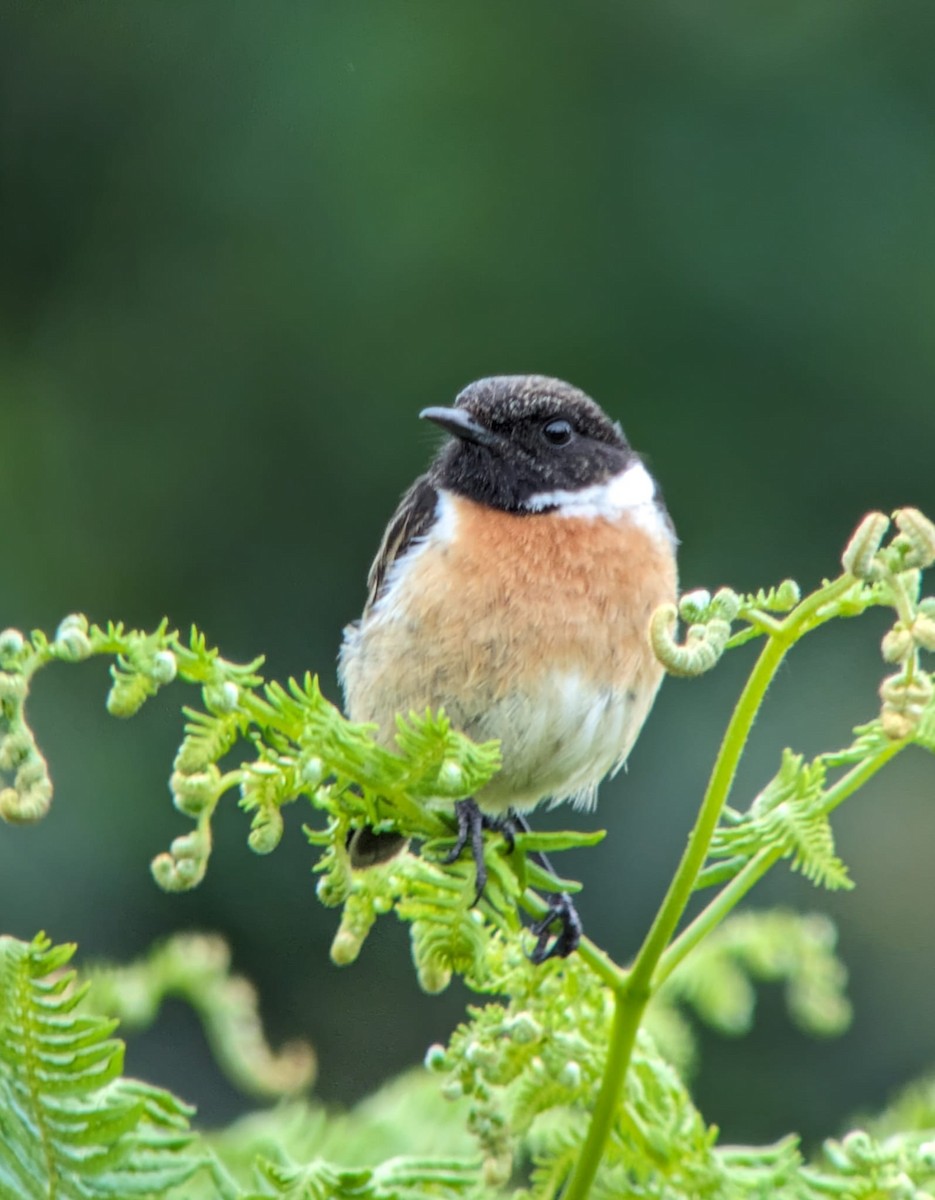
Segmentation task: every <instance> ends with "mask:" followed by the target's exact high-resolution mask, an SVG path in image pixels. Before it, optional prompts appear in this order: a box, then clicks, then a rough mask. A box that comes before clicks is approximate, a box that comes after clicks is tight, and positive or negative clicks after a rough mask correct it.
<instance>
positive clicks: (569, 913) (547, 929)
mask: <svg viewBox="0 0 935 1200" xmlns="http://www.w3.org/2000/svg"><path fill="white" fill-rule="evenodd" d="M556 922H560V923H561V928H560V929H558V931H557V932H556V933H555V940H554V941H552V943H551V945H550V944H549V941H550V939H551V937H552V934H553V928H552V927H553V925H555V924H556ZM531 928H532V932H533V933H534V934H535V935H536V937H537V938H538V941H537V942H536V945H535V949H534V950H533V952H532V954H530V956H529V957H530V958H531V959H532V961H533V962H534V963H535V964H536V965H537V966H538V965H539V964H540V963H544V962H545V960H546V959H547V958H567V957H568V955H569V954H571V953H573V951H575V950H577V949H578V944H579V942H580V941H581V932H582V929H581V918H580V917H579V916H578V911H577V909H576V908H575V906H574V904H572V901H571V896H569V895H568V893H567V892H556V893H555V894H554V895H552V896H550V897H549V911H548V912H547V913H546V914H545V916H544V917H543V918H542V920H541V921H537V922H536V923H535V925H533V926H532V927H531Z"/></svg>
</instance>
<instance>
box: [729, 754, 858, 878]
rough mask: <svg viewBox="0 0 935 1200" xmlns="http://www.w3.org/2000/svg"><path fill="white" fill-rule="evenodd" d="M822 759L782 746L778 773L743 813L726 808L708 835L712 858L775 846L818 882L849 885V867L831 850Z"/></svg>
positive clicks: (745, 855) (749, 853) (739, 855)
mask: <svg viewBox="0 0 935 1200" xmlns="http://www.w3.org/2000/svg"><path fill="white" fill-rule="evenodd" d="M824 782H825V762H824V760H823V758H821V757H819V758H817V759H815V760H814V761H813V762H811V763H806V762H805V761H804V758H803V757H802V755H800V754H793V752H792V751H791V750H784V751H783V756H782V764H781V766H780V768H779V771H778V773H777V774H776V775H775V776H774V778H773V779H771V780H770V782H769V783H768V784H767V785H766V787H765V788H764V789H763V791H762V792H760V794H759V795H758V796H757V797H756V799H755V800H754V801H753V804H752V805H751V806H750V808H749V810H748V811H747V812H746V813H743V814H740V813H736V812H734V811H733V810H726V812H725V817H726V822H725V823H724V824H722V825H721V826H720V827H719V828H718V830H717V831H716V833H715V835H714V837H713V839H712V841H711V856H712V858H735V857H737V858H741V859H747V858H752V857H753V855H754V854H756V853H757V852H758V851H759V850H762V849H767V848H774V849H778V850H780V851H781V855H782V857H783V858H791V859H792V869H793V870H794V871H800V872H801V873H802V874H803V875H804V876H805V878H806V879H808V880H810V881H811V882H812V883H814V884H815V885H816V886H822V887H826V888H828V889H829V890H831V891H834V890H837V889H844V888H851V887H853V883H852V882H851V879H850V876H849V875H848V873H847V868H846V866H845V865H844V863H843V862H841V860H840V859H839V858H838V856H837V855H836V854H835V850H834V835H833V833H832V831H831V825H830V822H829V821H828V816H827V814H826V813H825V811H824V809H823V807H822V800H823V797H824Z"/></svg>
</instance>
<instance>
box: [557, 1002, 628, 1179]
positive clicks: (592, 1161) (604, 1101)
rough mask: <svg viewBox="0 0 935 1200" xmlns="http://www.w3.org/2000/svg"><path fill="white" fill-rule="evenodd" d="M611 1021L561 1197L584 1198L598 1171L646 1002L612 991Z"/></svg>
mask: <svg viewBox="0 0 935 1200" xmlns="http://www.w3.org/2000/svg"><path fill="white" fill-rule="evenodd" d="M614 1002H615V1003H614V1023H613V1028H612V1029H611V1034H610V1042H609V1044H608V1047H607V1061H606V1063H605V1064H604V1075H603V1077H602V1079H601V1086H600V1091H599V1092H598V1094H597V1100H596V1102H595V1104H594V1111H593V1112H592V1114H591V1122H590V1124H589V1125H588V1132H587V1135H586V1136H585V1139H584V1143H583V1144H582V1147H581V1154H580V1155H579V1157H578V1161H577V1163H576V1164H575V1169H574V1170H573V1171H572V1173H571V1175H570V1176H569V1179H568V1186H567V1187H566V1188H565V1191H564V1192H563V1193H562V1200H586V1197H587V1196H588V1194H589V1192H590V1191H591V1184H592V1183H593V1182H594V1177H595V1175H596V1174H597V1168H598V1167H599V1166H600V1163H601V1159H602V1158H603V1156H604V1148H605V1146H606V1145H607V1139H608V1137H609V1136H610V1131H611V1129H612V1128H613V1124H614V1118H615V1117H616V1115H617V1109H618V1106H619V1102H620V1088H621V1086H622V1084H623V1081H624V1079H625V1078H626V1073H627V1067H628V1066H629V1065H630V1059H631V1057H632V1055H633V1047H634V1045H635V1043H636V1035H637V1032H638V1031H639V1027H640V1021H642V1019H643V1009H644V1008H645V1007H646V1001H645V1000H644V1001H643V1002H642V1003H635V1002H633V1001H631V1000H630V998H629V997H628V996H626V995H625V994H624V992H623V990H622V989H621V988H616V989H615V990H614Z"/></svg>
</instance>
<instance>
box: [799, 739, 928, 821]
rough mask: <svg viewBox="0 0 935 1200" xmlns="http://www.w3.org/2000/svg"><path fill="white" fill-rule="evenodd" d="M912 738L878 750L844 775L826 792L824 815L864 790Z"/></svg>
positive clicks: (891, 743)
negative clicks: (872, 777)
mask: <svg viewBox="0 0 935 1200" xmlns="http://www.w3.org/2000/svg"><path fill="white" fill-rule="evenodd" d="M911 742H912V738H902V739H900V740H899V741H894V742H890V743H889V745H887V746H884V747H883V748H882V749H880V750H878V751H877V752H876V754H871V755H870V756H869V757H868V758H865V759H864V761H863V762H861V763H858V764H857V765H856V766H855V767H852V768H851V769H850V770H849V771H848V773H847V774H846V775H842V776H841V778H840V779H839V780H838V781H837V783H835V784H833V785H832V786H831V787H830V788H828V790H827V791H826V792H825V795H824V799H823V800H822V803H821V807H822V811H823V812H824V813H826V814H827V813H831V812H834V810H835V809H836V808H837V807H838V805H839V804H841V803H842V802H843V801H844V800H846V799H847V798H848V796H851V795H853V793H854V792H856V791H857V790H858V788H862V787H863V786H864V784H865V783H866V782H867V780H868V779H870V777H871V776H872V775H876V773H877V771H879V769H880V768H881V767H884V766H886V764H887V763H888V762H889V761H890V759H891V758H894V757H895V756H896V755H897V754H898V753H899V752H900V750H904V749H905V748H906V746H908V745H910V744H911Z"/></svg>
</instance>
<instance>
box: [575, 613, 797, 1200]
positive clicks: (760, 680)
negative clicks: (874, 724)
mask: <svg viewBox="0 0 935 1200" xmlns="http://www.w3.org/2000/svg"><path fill="white" fill-rule="evenodd" d="M794 640H795V639H794V638H786V637H783V638H779V637H776V636H770V637H769V638H768V640H767V642H766V644H765V645H764V647H763V649H762V650H761V651H760V656H759V658H758V659H757V661H756V664H755V665H754V667H753V670H752V671H751V673H750V676H749V678H748V680H747V683H746V686H745V687H744V689H743V691H742V692H741V695H740V699H739V700H738V701H737V705H736V707H735V709H734V711H733V714H732V715H731V719H730V723H729V724H728V726H727V731H726V732H725V734H724V739H723V741H722V742H721V746H720V749H719V750H718V756H717V759H716V760H715V763H714V767H713V769H712V771H711V778H710V780H709V782H708V787H707V790H706V792H705V796H704V800H703V801H702V804H701V808H700V810H699V812H698V817H697V819H696V821H695V826H694V828H693V829H692V832H691V835H690V837H689V839H688V845H687V846H686V847H685V852H684V854H683V855H682V859H681V862H680V863H679V865H678V869H677V870H676V872H675V875H674V877H673V879H672V882H671V884H670V885H669V890H668V891H667V893H666V896H665V899H664V900H663V902H662V904H661V906H660V908H659V911H658V912H657V914H656V917H655V919H654V921H653V923H652V926H651V927H650V930H649V932H648V933H647V935H646V937H645V939H644V941H643V944H642V946H641V947H640V949H639V952H638V954H637V956H636V961H635V962H634V964H633V967H632V968H631V970H630V971H629V973H628V974H627V975H626V977H625V978H624V980H623V981H622V982H621V983H620V984H618V985H617V987H616V988H615V989H614V991H615V997H616V1008H615V1011H614V1024H613V1029H612V1030H611V1036H610V1044H609V1046H608V1049H607V1061H606V1063H605V1064H604V1074H603V1077H602V1079H601V1086H600V1091H599V1092H598V1098H597V1102H596V1104H595V1106H594V1112H593V1113H592V1114H591V1122H590V1124H589V1126H588V1132H587V1135H586V1137H585V1140H584V1145H583V1147H582V1152H581V1157H580V1158H579V1159H578V1163H577V1165H576V1166H575V1169H574V1171H573V1172H572V1175H571V1177H570V1179H569V1181H568V1188H567V1191H566V1193H565V1198H564V1200H585V1197H586V1196H587V1195H588V1193H589V1191H590V1189H591V1184H592V1183H593V1182H594V1177H595V1175H596V1174H597V1169H598V1166H599V1165H600V1161H601V1158H602V1157H603V1154H604V1148H605V1146H606V1144H607V1139H608V1137H609V1136H610V1131H611V1128H612V1126H613V1121H614V1117H615V1115H616V1112H617V1107H618V1104H619V1100H620V1092H621V1089H622V1087H623V1083H624V1080H625V1078H626V1073H627V1068H628V1067H629V1065H630V1059H631V1057H632V1054H633V1047H634V1045H635V1043H636V1035H637V1031H638V1030H639V1026H640V1022H641V1020H642V1018H643V1011H644V1009H645V1008H646V1005H647V1004H648V1003H649V998H650V996H651V994H652V989H651V985H652V980H653V974H654V972H655V970H656V966H657V964H658V962H659V959H660V957H661V956H662V953H663V951H664V950H665V948H666V946H667V945H668V943H669V939H670V938H671V937H672V934H673V933H674V932H675V929H676V926H677V925H678V923H679V920H680V919H681V917H682V914H683V912H684V911H685V907H686V905H687V904H688V901H689V899H690V897H691V894H692V891H693V889H694V886H695V880H696V879H697V877H698V875H699V873H700V871H701V869H702V867H703V866H704V863H705V859H706V858H707V854H708V847H709V845H710V843H711V838H712V836H713V835H714V830H715V828H716V826H717V823H718V819H719V818H720V815H721V810H722V809H723V807H724V804H725V803H726V802H727V797H728V794H729V792H730V788H731V784H732V783H733V781H734V776H735V775H736V773H737V765H738V763H739V761H740V756H741V754H742V753H743V749H744V746H745V745H746V741H747V738H748V736H749V734H750V729H751V727H752V725H753V722H754V720H755V719H756V715H757V713H758V712H759V709H760V705H761V704H762V703H763V698H764V696H765V695H766V692H767V689H768V688H769V685H770V683H771V682H772V680H773V677H774V676H775V674H776V671H777V670H778V668H779V665H780V663H781V662H782V660H783V657H784V656H785V654H786V651H787V650H788V649H789V647H790V646H791V645H792V643H793V641H794Z"/></svg>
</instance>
